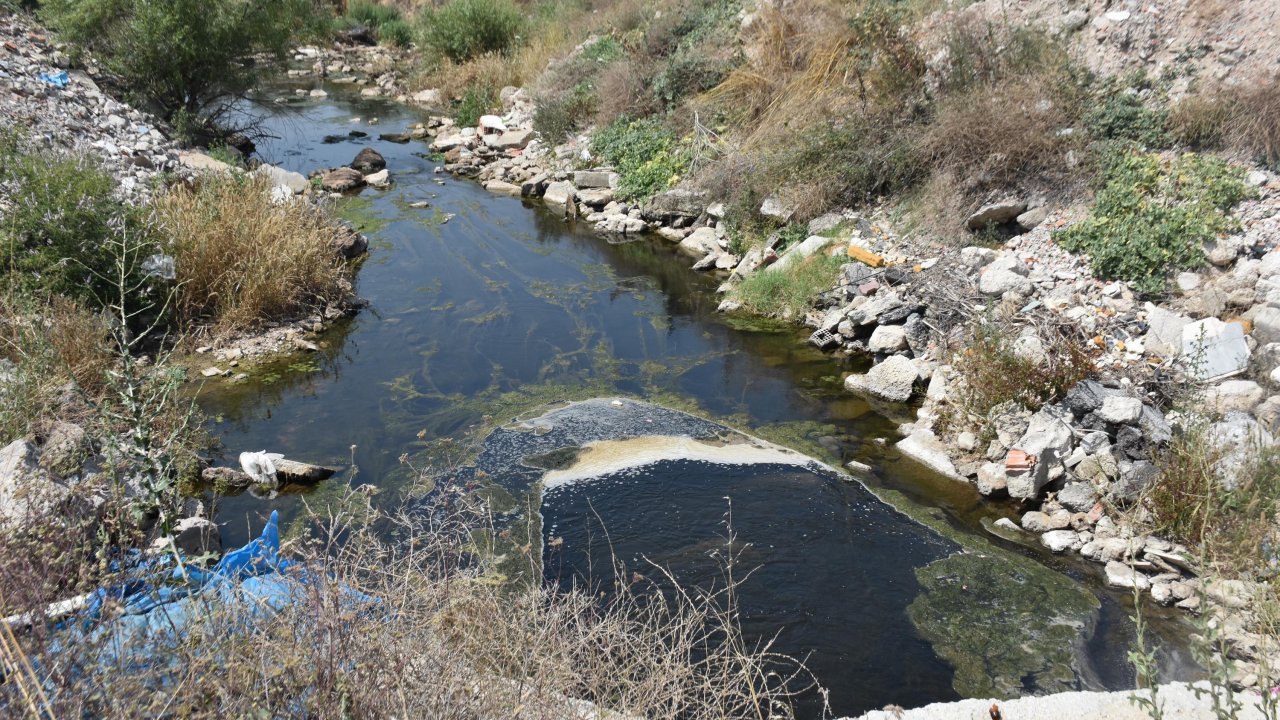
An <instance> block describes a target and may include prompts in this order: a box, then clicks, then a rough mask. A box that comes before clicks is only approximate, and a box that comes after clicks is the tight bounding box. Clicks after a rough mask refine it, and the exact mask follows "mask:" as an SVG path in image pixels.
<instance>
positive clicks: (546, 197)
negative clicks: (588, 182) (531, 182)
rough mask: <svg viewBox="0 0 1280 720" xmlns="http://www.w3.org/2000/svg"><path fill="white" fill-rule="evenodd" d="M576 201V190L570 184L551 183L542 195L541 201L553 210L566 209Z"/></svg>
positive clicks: (562, 182)
mask: <svg viewBox="0 0 1280 720" xmlns="http://www.w3.org/2000/svg"><path fill="white" fill-rule="evenodd" d="M577 199H578V189H577V188H576V187H574V185H573V183H570V182H564V181H559V182H553V183H551V184H550V185H547V189H546V192H544V193H542V201H543V202H545V203H546V204H548V205H550V206H552V207H554V208H557V209H559V208H567V207H570V206H572V205H573V203H574V201H576V200H577Z"/></svg>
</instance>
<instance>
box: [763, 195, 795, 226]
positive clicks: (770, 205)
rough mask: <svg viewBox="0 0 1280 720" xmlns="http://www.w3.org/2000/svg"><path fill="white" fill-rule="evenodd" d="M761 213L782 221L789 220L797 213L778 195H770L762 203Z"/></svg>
mask: <svg viewBox="0 0 1280 720" xmlns="http://www.w3.org/2000/svg"><path fill="white" fill-rule="evenodd" d="M760 214H761V215H764V216H765V217H769V218H774V219H775V220H781V221H782V222H789V221H790V220H791V216H792V215H793V214H795V210H794V209H792V208H789V207H787V206H786V205H784V204H782V201H781V200H779V199H778V198H776V197H768V198H765V200H764V202H763V203H761V205H760Z"/></svg>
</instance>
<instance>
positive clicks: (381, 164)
mask: <svg viewBox="0 0 1280 720" xmlns="http://www.w3.org/2000/svg"><path fill="white" fill-rule="evenodd" d="M386 166H387V161H386V160H385V159H384V158H383V157H382V154H381V153H379V152H378V151H377V150H374V149H373V148H363V149H362V150H360V152H358V153H356V158H355V159H354V160H352V161H351V167H352V168H354V169H356V170H359V171H360V174H362V175H370V174H372V173H376V172H378V171H379V170H381V169H383V168H385V167H386Z"/></svg>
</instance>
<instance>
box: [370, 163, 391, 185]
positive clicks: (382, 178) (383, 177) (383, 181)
mask: <svg viewBox="0 0 1280 720" xmlns="http://www.w3.org/2000/svg"><path fill="white" fill-rule="evenodd" d="M364 181H365V183H367V184H368V185H369V187H375V188H379V189H384V188H389V187H391V173H390V172H388V171H387V169H386V168H383V169H381V170H379V171H377V172H373V173H369V174H368V175H365V176H364Z"/></svg>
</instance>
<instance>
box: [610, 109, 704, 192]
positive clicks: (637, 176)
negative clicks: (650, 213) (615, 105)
mask: <svg viewBox="0 0 1280 720" xmlns="http://www.w3.org/2000/svg"><path fill="white" fill-rule="evenodd" d="M591 152H592V154H593V155H595V156H597V157H599V158H602V159H603V160H604V161H605V162H607V163H609V164H610V165H613V166H614V167H615V168H617V170H618V174H619V175H621V176H622V179H621V181H620V182H619V184H618V197H619V198H620V199H623V200H634V199H639V198H645V197H648V196H650V195H653V194H654V193H656V192H659V191H661V190H665V189H667V188H669V187H671V186H672V185H674V184H676V182H678V181H679V180H680V178H681V176H683V175H684V174H685V173H686V172H688V170H689V151H688V149H687V148H686V147H685V145H684V144H683V143H681V142H680V141H679V139H678V138H676V136H675V133H673V132H672V131H671V129H670V128H668V127H667V126H666V125H664V124H663V123H662V121H660V120H657V119H655V118H645V119H643V120H631V119H629V118H627V117H625V116H624V117H621V118H618V120H616V121H615V122H614V123H613V124H611V125H609V126H607V127H605V128H603V129H602V130H600V132H598V133H596V136H595V137H594V138H593V139H592V141H591Z"/></svg>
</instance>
